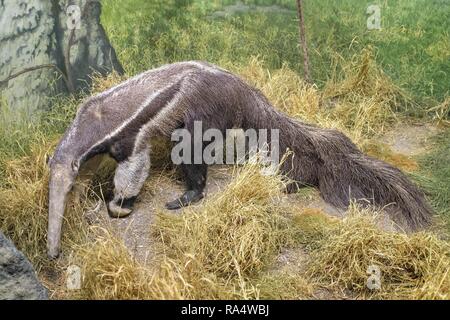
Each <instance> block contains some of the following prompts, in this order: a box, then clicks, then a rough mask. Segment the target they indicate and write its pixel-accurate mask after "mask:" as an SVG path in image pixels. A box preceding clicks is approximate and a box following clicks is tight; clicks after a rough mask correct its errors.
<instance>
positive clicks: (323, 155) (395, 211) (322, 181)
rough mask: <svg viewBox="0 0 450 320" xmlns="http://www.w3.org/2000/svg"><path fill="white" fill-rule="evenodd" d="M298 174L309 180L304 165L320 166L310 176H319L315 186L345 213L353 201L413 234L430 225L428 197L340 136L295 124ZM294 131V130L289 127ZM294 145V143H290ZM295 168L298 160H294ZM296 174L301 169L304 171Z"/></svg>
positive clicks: (397, 172) (389, 166) (411, 183)
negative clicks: (385, 214)
mask: <svg viewBox="0 0 450 320" xmlns="http://www.w3.org/2000/svg"><path fill="white" fill-rule="evenodd" d="M295 127H296V128H295V130H291V131H295V136H296V137H297V139H298V137H299V136H301V137H302V138H301V139H300V140H301V141H302V143H301V144H297V143H294V150H293V151H294V154H299V155H300V156H299V157H295V156H294V159H295V158H297V163H293V169H294V170H293V171H294V173H295V172H297V173H300V176H297V177H298V178H300V179H298V180H300V181H301V180H302V176H304V175H305V170H304V168H305V164H306V165H307V163H308V160H312V159H314V161H310V164H312V163H317V165H315V166H314V168H312V167H311V165H310V168H308V170H306V171H308V172H315V173H316V174H315V177H316V179H315V181H314V183H313V184H314V185H316V186H317V187H318V188H319V190H320V192H321V195H322V197H323V198H324V200H325V201H327V202H329V203H331V204H332V205H334V206H336V207H338V208H346V207H348V205H349V204H350V202H351V201H356V202H357V203H361V204H369V203H370V204H372V205H375V206H376V207H379V208H383V209H384V210H385V211H387V212H388V213H389V214H390V215H391V217H392V220H393V221H394V222H396V223H397V224H398V225H400V226H401V227H403V228H404V229H405V230H408V231H414V230H418V229H421V228H424V227H427V226H429V225H430V224H431V223H432V216H433V213H432V209H431V207H430V206H429V204H428V203H427V201H426V199H425V195H424V193H423V192H422V191H421V190H419V188H418V187H417V186H416V185H415V184H414V183H413V182H412V181H410V180H409V179H408V178H407V177H406V175H405V174H404V173H402V172H401V171H400V170H399V169H397V168H395V167H393V166H391V165H389V164H387V163H385V162H383V161H380V160H377V159H374V158H372V157H369V156H367V155H365V154H363V153H362V152H361V151H360V150H359V149H358V148H357V147H356V146H355V145H354V144H353V143H352V142H351V140H350V139H349V138H348V137H346V136H345V135H344V134H342V133H341V132H339V131H336V130H327V129H320V128H317V127H313V126H310V125H305V124H301V123H296V125H295ZM291 129H293V128H292V127H291ZM291 141H292V140H291ZM294 162H295V160H294ZM295 168H303V169H300V171H298V170H295Z"/></svg>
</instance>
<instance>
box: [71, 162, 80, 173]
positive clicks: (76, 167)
mask: <svg viewBox="0 0 450 320" xmlns="http://www.w3.org/2000/svg"><path fill="white" fill-rule="evenodd" d="M79 169H80V162H79V161H77V160H73V161H72V171H73V172H78V170H79Z"/></svg>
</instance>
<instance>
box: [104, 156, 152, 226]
mask: <svg viewBox="0 0 450 320" xmlns="http://www.w3.org/2000/svg"><path fill="white" fill-rule="evenodd" d="M149 170H150V155H149V150H148V148H144V149H142V150H141V151H140V152H138V153H136V154H133V155H131V156H130V157H129V158H127V159H125V160H124V161H121V162H119V164H118V166H117V169H116V173H115V176H114V199H113V200H111V201H110V202H109V204H108V212H109V215H110V216H111V217H114V218H123V217H126V216H128V215H129V214H130V213H131V212H132V211H133V205H134V201H135V200H136V197H137V196H138V194H139V192H140V191H141V188H142V186H143V185H144V182H145V180H146V179H147V177H148V173H149Z"/></svg>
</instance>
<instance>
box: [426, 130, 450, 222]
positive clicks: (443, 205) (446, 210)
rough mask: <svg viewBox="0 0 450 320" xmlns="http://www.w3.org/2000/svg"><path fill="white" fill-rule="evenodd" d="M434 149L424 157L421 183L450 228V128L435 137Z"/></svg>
mask: <svg viewBox="0 0 450 320" xmlns="http://www.w3.org/2000/svg"><path fill="white" fill-rule="evenodd" d="M433 142H434V144H435V147H434V149H433V151H432V152H431V153H429V154H427V155H426V156H424V157H422V159H421V160H420V162H419V164H420V166H421V167H422V168H423V170H422V172H421V176H422V177H421V178H419V183H421V184H422V186H423V187H424V188H425V189H426V190H427V192H428V193H429V197H430V200H431V203H432V205H433V206H434V208H435V209H436V212H437V213H439V215H440V216H441V217H443V218H444V220H445V222H446V223H447V226H448V230H450V130H449V129H447V130H446V131H444V132H443V133H441V134H439V135H438V136H436V137H435V138H434V141H433Z"/></svg>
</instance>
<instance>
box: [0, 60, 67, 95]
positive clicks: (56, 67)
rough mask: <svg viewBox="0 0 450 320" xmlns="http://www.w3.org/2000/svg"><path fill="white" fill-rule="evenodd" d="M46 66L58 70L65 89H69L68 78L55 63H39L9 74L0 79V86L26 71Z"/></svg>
mask: <svg viewBox="0 0 450 320" xmlns="http://www.w3.org/2000/svg"><path fill="white" fill-rule="evenodd" d="M46 68H49V69H55V70H56V71H58V73H59V74H60V75H61V77H62V79H63V80H64V82H65V84H66V86H67V89H69V79H67V76H66V75H65V74H64V72H63V71H62V70H61V69H60V68H58V66H57V65H55V64H42V65H39V66H35V67H30V68H26V69H23V70H22V71H19V72H17V73H14V74H12V75H10V76H9V77H8V78H6V79H5V80H1V81H0V86H3V85H5V84H7V83H8V82H9V81H10V80H12V79H14V78H17V77H18V76H21V75H22V74H25V73H28V72H31V71H35V70H40V69H46Z"/></svg>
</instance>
